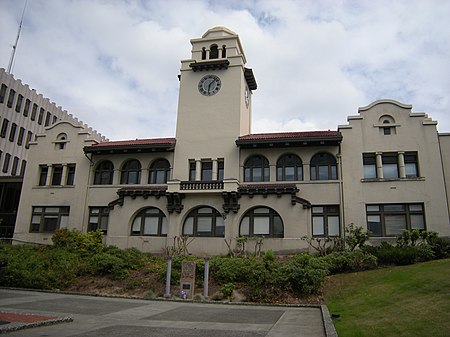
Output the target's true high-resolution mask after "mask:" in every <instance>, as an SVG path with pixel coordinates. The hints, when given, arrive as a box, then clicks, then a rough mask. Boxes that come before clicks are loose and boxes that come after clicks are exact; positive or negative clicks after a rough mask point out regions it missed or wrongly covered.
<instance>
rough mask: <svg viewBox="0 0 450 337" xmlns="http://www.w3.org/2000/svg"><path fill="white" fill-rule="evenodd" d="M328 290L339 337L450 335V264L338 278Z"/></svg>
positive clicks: (329, 303) (413, 266)
mask: <svg viewBox="0 0 450 337" xmlns="http://www.w3.org/2000/svg"><path fill="white" fill-rule="evenodd" d="M325 289H326V292H325V299H326V302H327V305H328V308H329V310H330V313H332V314H338V315H340V318H339V319H335V320H334V325H335V327H336V330H337V332H338V334H339V336H340V337H356V336H358V337H372V336H373V337H375V336H383V337H389V336H396V337H403V336H404V337H406V336H407V337H425V336H426V337H428V336H433V337H444V336H445V337H446V336H449V334H450V259H446V260H436V261H431V262H426V263H420V264H415V265H410V266H402V267H392V268H386V269H378V270H372V271H367V272H359V273H351V274H341V275H335V276H332V277H331V278H330V279H328V280H327V285H326V287H325Z"/></svg>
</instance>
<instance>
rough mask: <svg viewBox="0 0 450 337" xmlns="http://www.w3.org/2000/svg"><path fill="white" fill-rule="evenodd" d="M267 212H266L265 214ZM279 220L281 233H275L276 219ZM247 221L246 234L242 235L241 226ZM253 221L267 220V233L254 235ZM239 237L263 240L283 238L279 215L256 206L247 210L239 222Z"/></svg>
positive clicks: (272, 210) (281, 219)
mask: <svg viewBox="0 0 450 337" xmlns="http://www.w3.org/2000/svg"><path fill="white" fill-rule="evenodd" d="M257 210H264V212H256V211H257ZM266 210H267V212H266ZM277 218H278V219H279V221H280V225H281V229H282V233H276V231H275V227H276V219H277ZM245 219H248V224H247V225H248V234H245V233H243V231H242V225H243V223H244V221H245ZM255 219H268V226H269V233H268V234H255ZM239 236H245V237H264V238H284V222H283V218H282V217H281V215H280V214H279V213H278V212H277V211H275V210H274V209H272V208H270V207H266V206H256V207H253V208H250V209H249V210H247V211H246V212H245V213H244V215H243V216H242V218H241V221H240V222H239Z"/></svg>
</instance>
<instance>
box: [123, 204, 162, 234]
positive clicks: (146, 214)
mask: <svg viewBox="0 0 450 337" xmlns="http://www.w3.org/2000/svg"><path fill="white" fill-rule="evenodd" d="M148 211H158V213H150V212H148ZM147 218H150V219H157V220H158V224H157V226H158V228H157V230H156V234H148V233H147V234H146V233H145V228H146V227H145V220H146V219H147ZM136 220H140V224H139V231H136V230H133V229H134V225H135V222H136ZM164 226H165V233H164V231H163V230H164ZM168 229H169V219H168V218H167V217H166V215H165V214H164V212H163V211H162V210H160V209H159V208H157V207H146V208H143V209H141V210H140V211H139V212H138V213H137V214H136V215H135V216H134V217H133V220H132V221H131V230H130V235H131V236H154V237H167V232H168Z"/></svg>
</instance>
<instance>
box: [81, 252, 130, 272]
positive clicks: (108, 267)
mask: <svg viewBox="0 0 450 337" xmlns="http://www.w3.org/2000/svg"><path fill="white" fill-rule="evenodd" d="M87 269H88V272H90V273H91V274H93V275H98V276H104V275H111V276H112V277H113V278H114V279H123V278H125V277H126V276H128V274H129V269H128V268H127V267H126V262H125V261H124V260H123V259H121V258H119V257H117V256H114V255H112V254H108V253H104V252H103V253H98V254H95V255H92V256H91V257H90V258H89V260H88V267H87Z"/></svg>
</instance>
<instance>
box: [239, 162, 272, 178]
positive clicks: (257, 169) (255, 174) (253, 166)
mask: <svg viewBox="0 0 450 337" xmlns="http://www.w3.org/2000/svg"><path fill="white" fill-rule="evenodd" d="M269 180H270V169H269V161H268V160H267V158H266V157H264V156H252V157H250V158H248V159H247V160H246V161H245V163H244V181H245V182H256V181H269Z"/></svg>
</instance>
